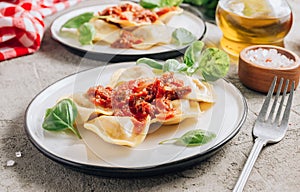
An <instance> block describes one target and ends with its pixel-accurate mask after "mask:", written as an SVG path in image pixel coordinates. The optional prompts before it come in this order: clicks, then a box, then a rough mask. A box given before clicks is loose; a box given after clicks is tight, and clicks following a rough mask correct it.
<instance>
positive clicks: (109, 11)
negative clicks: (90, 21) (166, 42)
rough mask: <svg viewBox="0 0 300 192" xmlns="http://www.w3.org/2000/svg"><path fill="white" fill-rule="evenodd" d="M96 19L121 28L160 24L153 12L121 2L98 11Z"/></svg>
mask: <svg viewBox="0 0 300 192" xmlns="http://www.w3.org/2000/svg"><path fill="white" fill-rule="evenodd" d="M98 18H100V19H103V20H105V21H107V22H110V23H114V24H118V25H120V26H121V27H136V26H142V25H151V24H153V23H160V22H161V21H160V20H158V16H157V15H156V14H155V12H152V11H151V10H148V9H144V8H143V7H142V6H140V5H139V4H136V3H133V2H130V1H122V2H120V3H119V5H116V6H112V7H108V8H106V9H104V10H103V11H100V12H99V13H98Z"/></svg>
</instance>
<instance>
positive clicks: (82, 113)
mask: <svg viewBox="0 0 300 192" xmlns="http://www.w3.org/2000/svg"><path fill="white" fill-rule="evenodd" d="M71 99H72V100H73V101H74V103H75V105H76V107H77V110H78V117H77V119H76V122H77V123H79V124H83V123H85V122H87V121H88V120H89V119H91V118H93V117H95V116H100V115H113V110H112V109H111V108H104V107H101V106H96V105H95V104H94V103H92V102H91V101H90V100H89V99H88V97H87V94H86V93H76V94H74V95H72V97H71Z"/></svg>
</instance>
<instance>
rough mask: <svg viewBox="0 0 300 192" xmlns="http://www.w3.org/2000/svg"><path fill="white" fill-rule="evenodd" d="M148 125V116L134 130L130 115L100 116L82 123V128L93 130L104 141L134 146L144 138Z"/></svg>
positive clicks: (134, 126)
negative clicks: (140, 125) (138, 127)
mask: <svg viewBox="0 0 300 192" xmlns="http://www.w3.org/2000/svg"><path fill="white" fill-rule="evenodd" d="M149 126H150V117H149V116H148V117H147V119H146V121H145V122H144V123H143V125H142V127H140V130H139V131H136V129H137V127H136V125H135V123H134V120H133V119H132V117H118V116H100V117H97V118H95V119H93V120H91V121H89V122H87V123H85V124H84V128H86V129H88V130H91V131H93V132H94V133H96V134H97V135H98V136H99V137H101V138H102V139H103V140H104V141H106V142H108V143H112V144H117V145H125V146H130V147H135V146H137V145H139V144H140V143H142V142H143V141H144V139H145V138H146V135H147V133H148V130H149Z"/></svg>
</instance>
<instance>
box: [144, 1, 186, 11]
mask: <svg viewBox="0 0 300 192" xmlns="http://www.w3.org/2000/svg"><path fill="white" fill-rule="evenodd" d="M182 1H183V0H140V5H141V6H142V7H144V8H146V9H154V8H157V7H158V8H160V7H173V6H179V5H180V4H181V3H182Z"/></svg>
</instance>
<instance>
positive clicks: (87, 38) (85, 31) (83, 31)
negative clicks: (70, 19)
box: [78, 23, 96, 45]
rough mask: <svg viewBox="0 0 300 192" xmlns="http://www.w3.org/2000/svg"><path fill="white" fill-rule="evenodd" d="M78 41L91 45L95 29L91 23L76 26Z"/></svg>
mask: <svg viewBox="0 0 300 192" xmlns="http://www.w3.org/2000/svg"><path fill="white" fill-rule="evenodd" d="M78 32H79V38H78V40H79V42H80V43H81V45H92V44H93V39H94V36H95V35H96V29H95V27H94V25H92V24H91V23H84V24H82V25H81V26H80V27H79V28H78Z"/></svg>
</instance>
